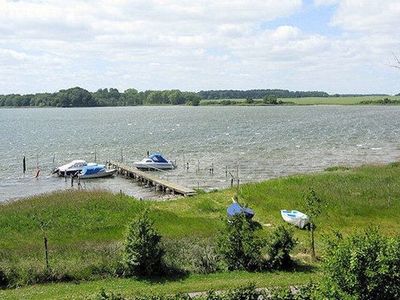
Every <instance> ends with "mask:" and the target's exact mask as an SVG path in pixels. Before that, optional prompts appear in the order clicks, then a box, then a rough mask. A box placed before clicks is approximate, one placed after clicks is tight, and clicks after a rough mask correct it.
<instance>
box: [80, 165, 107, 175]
mask: <svg viewBox="0 0 400 300" xmlns="http://www.w3.org/2000/svg"><path fill="white" fill-rule="evenodd" d="M104 167H105V166H104V165H96V166H86V167H83V169H82V173H81V175H92V174H96V173H99V172H100V171H101V170H103V169H104Z"/></svg>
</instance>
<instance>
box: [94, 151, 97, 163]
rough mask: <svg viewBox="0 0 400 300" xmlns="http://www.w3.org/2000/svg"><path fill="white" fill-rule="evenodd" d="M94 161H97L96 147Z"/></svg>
mask: <svg viewBox="0 0 400 300" xmlns="http://www.w3.org/2000/svg"><path fill="white" fill-rule="evenodd" d="M94 162H95V163H97V153H96V149H94Z"/></svg>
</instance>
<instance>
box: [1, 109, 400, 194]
mask: <svg viewBox="0 0 400 300" xmlns="http://www.w3.org/2000/svg"><path fill="white" fill-rule="evenodd" d="M0 137H1V141H2V143H0V154H1V155H0V201H4V200H8V199H15V198H20V197H25V196H29V195H34V194H38V193H42V192H47V191H52V190H58V189H65V188H70V182H69V181H68V182H65V180H64V179H62V178H57V177H54V176H50V171H51V169H52V168H53V167H54V166H57V165H60V164H64V163H66V162H68V161H70V160H72V159H86V160H87V161H94V159H95V156H96V159H97V162H105V161H106V160H120V159H121V156H122V157H123V159H124V162H125V163H128V164H129V163H132V162H134V161H135V160H140V159H142V158H144V156H145V154H146V152H147V151H161V152H162V153H164V154H165V155H166V156H167V157H168V158H170V159H171V160H175V161H176V162H177V164H178V169H176V170H174V171H169V172H162V173H157V175H158V176H160V177H164V178H168V179H169V180H171V181H175V182H178V183H180V184H182V185H185V186H190V187H194V188H197V187H200V188H205V189H212V188H221V187H227V186H229V185H230V175H229V174H228V176H226V170H228V172H230V173H231V174H233V175H235V174H236V170H237V168H238V169H239V177H240V180H241V182H249V181H260V180H262V179H266V178H271V177H276V176H281V175H288V174H293V173H299V172H310V171H315V170H321V169H324V168H325V167H327V166H331V165H337V164H351V165H357V164H362V163H367V162H389V161H394V160H398V159H399V157H400V140H399V137H400V107H393V106H391V107H384V106H306V107H304V106H290V107H267V106H265V107H117V108H110V107H109V108H72V109H63V108H43V109H40V108H28V109H0ZM24 155H25V156H26V159H27V167H28V171H27V173H26V174H25V175H23V174H22V157H23V156H24ZM53 160H54V163H53ZM186 162H189V170H186V168H184V167H183V166H184V165H185V166H186ZM37 165H39V167H40V169H41V175H40V176H39V178H38V179H35V178H34V174H35V170H36V166H37ZM211 166H213V167H214V174H213V175H211V174H210V172H209V171H208V170H209V168H210V167H211ZM74 188H76V187H74ZM83 188H86V189H90V188H105V189H110V190H112V191H114V192H117V191H120V190H122V191H123V192H124V193H127V194H130V195H134V196H137V197H142V198H155V197H157V196H159V195H157V194H155V192H153V191H152V190H150V189H146V188H143V187H139V186H137V185H136V184H135V183H134V182H132V181H129V180H127V179H124V178H119V177H116V178H111V179H101V180H92V181H85V183H84V184H83Z"/></svg>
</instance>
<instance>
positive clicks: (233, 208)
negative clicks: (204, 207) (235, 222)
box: [226, 203, 254, 218]
mask: <svg viewBox="0 0 400 300" xmlns="http://www.w3.org/2000/svg"><path fill="white" fill-rule="evenodd" d="M226 212H227V213H228V217H233V216H234V215H238V214H242V213H243V214H245V215H246V217H248V218H252V217H253V216H254V211H253V210H252V209H251V208H248V207H242V206H240V204H239V203H233V204H231V205H230V206H229V207H228V208H227V209H226Z"/></svg>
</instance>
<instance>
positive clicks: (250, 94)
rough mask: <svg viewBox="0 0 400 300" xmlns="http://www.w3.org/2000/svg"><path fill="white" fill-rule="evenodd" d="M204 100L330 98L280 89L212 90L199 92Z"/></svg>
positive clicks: (322, 94)
mask: <svg viewBox="0 0 400 300" xmlns="http://www.w3.org/2000/svg"><path fill="white" fill-rule="evenodd" d="M198 94H199V95H200V97H201V98H202V99H248V98H250V99H262V98H265V97H266V96H275V97H277V98H303V97H329V94H328V93H325V92H319V91H308V92H303V91H296V92H293V91H289V90H279V89H272V90H270V89H268V90H247V91H242V90H212V91H200V92H198Z"/></svg>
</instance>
